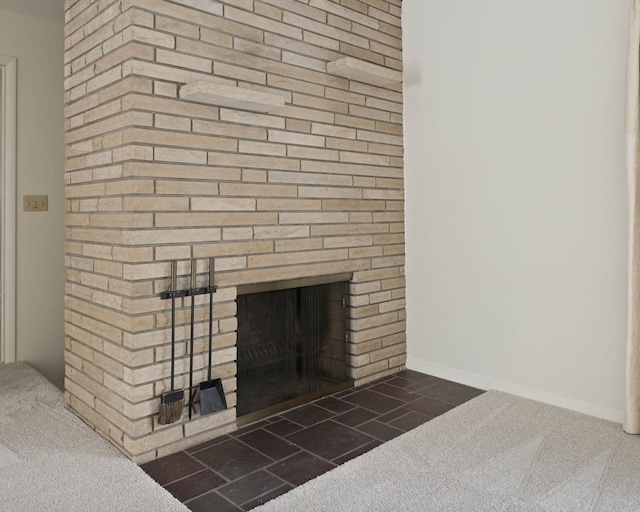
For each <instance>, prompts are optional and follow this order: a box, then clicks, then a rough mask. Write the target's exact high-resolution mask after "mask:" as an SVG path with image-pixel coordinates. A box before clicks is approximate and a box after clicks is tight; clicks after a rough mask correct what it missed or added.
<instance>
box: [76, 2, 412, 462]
mask: <svg viewBox="0 0 640 512" xmlns="http://www.w3.org/2000/svg"><path fill="white" fill-rule="evenodd" d="M65 10H66V24H65V77H66V81H65V91H66V92H65V105H66V107H65V117H66V121H65V123H66V154H67V160H66V200H67V217H66V298H65V300H66V311H65V313H66V340H65V348H66V350H65V363H66V380H65V398H66V402H67V405H68V406H69V407H70V408H71V409H73V410H74V411H75V412H76V413H77V414H79V415H80V416H81V417H83V418H84V419H85V421H87V422H88V423H89V424H91V425H92V426H94V427H95V428H96V430H98V431H99V432H100V433H102V434H103V435H104V436H105V437H107V438H108V439H110V440H111V441H112V442H113V443H114V444H115V445H116V446H118V447H119V448H120V449H121V450H122V451H123V452H124V453H126V454H127V455H128V456H129V457H131V458H132V459H134V460H136V461H139V462H144V461H147V460H150V459H153V458H155V457H157V456H162V455H166V454H168V453H172V452H175V451H177V450H180V449H183V448H185V447H187V446H190V445H193V444H196V443H199V442H202V441H204V440H207V439H210V438H212V437H215V436H216V435H221V434H223V433H226V432H229V431H232V430H234V429H236V408H235V406H236V403H237V402H236V393H235V391H236V375H237V366H236V347H235V343H236V331H237V317H236V299H237V291H238V287H243V286H247V285H252V284H259V283H265V282H274V281H285V280H296V279H312V278H316V277H322V276H330V275H338V274H340V275H344V274H347V275H349V276H350V280H349V283H348V293H347V300H346V305H347V308H346V317H347V338H348V341H345V343H346V354H347V367H348V373H349V376H350V377H351V378H353V379H354V380H355V384H356V385H359V384H362V383H365V382H368V381H370V380H373V379H376V378H379V377H381V376H384V375H387V374H391V373H394V372H397V371H399V370H401V369H402V368H404V364H405V359H406V346H405V341H406V338H405V304H404V297H405V281H404V181H403V139H402V108H403V103H402V84H401V74H400V71H401V69H402V49H401V0H340V1H338V0H66V1H65ZM209 257H214V258H215V270H216V283H215V284H216V285H217V287H218V290H217V293H216V294H215V307H214V316H215V319H214V333H215V335H214V340H213V342H214V361H215V367H214V371H213V373H214V376H215V377H220V378H222V379H223V385H224V390H225V394H226V397H227V403H228V406H229V408H228V409H227V410H225V411H222V412H218V413H215V414H211V415H208V416H203V417H199V416H196V417H194V418H193V420H192V421H188V419H187V418H186V415H184V416H183V418H182V420H181V421H180V422H177V423H174V424H170V425H159V424H158V422H157V413H158V406H159V396H160V395H161V394H162V393H163V392H165V391H167V390H168V389H169V373H170V362H169V359H170V323H171V321H170V309H169V305H168V303H167V301H164V300H162V299H161V298H160V293H161V292H163V291H166V290H167V289H168V287H169V271H170V261H171V260H178V262H179V263H178V274H179V277H178V286H179V288H181V287H182V288H184V287H186V286H187V283H188V279H189V275H188V274H189V269H190V266H189V265H190V262H189V260H190V259H191V258H197V259H199V260H200V262H199V267H198V283H199V284H200V285H202V284H205V282H206V279H207V271H208V269H207V261H206V259H207V258H209ZM177 306H178V310H177V313H176V318H177V324H178V326H177V333H176V339H177V340H178V344H177V357H178V360H177V363H176V370H177V372H178V378H177V380H176V384H177V386H178V387H184V386H185V385H186V382H187V378H188V377H187V373H186V371H187V359H188V353H187V348H188V344H187V342H186V340H187V338H188V336H189V330H188V326H189V314H190V310H189V307H188V306H189V303H188V301H187V300H184V302H183V299H180V300H179V301H178V304H177ZM207 314H208V306H207V304H206V296H198V297H197V298H196V324H195V336H196V339H195V347H194V366H195V370H196V372H195V376H194V381H195V382H201V381H203V380H206V364H207V353H206V351H207V342H208V340H207V336H206V335H207V329H208V322H207Z"/></svg>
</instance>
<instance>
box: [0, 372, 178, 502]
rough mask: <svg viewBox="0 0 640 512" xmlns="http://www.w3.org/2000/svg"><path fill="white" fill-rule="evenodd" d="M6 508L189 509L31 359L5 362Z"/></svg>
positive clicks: (1, 404) (2, 449)
mask: <svg viewBox="0 0 640 512" xmlns="http://www.w3.org/2000/svg"><path fill="white" fill-rule="evenodd" d="M0 510H2V511H7V512H22V511H24V512H27V511H28V512H39V511H60V512H62V511H64V512H71V511H105V512H106V511H109V512H115V511H127V512H132V511H136V512H138V511H140V512H142V511H145V512H146V511H149V512H152V511H153V512H165V511H181V512H183V511H186V510H187V508H186V507H185V506H184V505H182V504H181V503H180V502H178V501H177V500H176V499H175V498H173V496H171V495H170V494H169V493H168V492H167V491H165V490H164V489H163V488H162V487H160V486H159V485H158V484H156V483H155V482H154V481H153V480H152V479H151V478H150V477H149V476H147V475H146V474H145V473H144V472H143V471H142V470H141V469H140V468H139V467H138V466H137V465H136V464H134V463H133V462H131V461H130V460H129V459H127V458H126V457H125V456H124V455H122V454H121V453H120V452H119V451H118V450H116V449H115V448H114V447H113V446H112V445H111V444H110V443H108V442H107V441H106V440H104V439H103V438H102V437H100V436H99V435H98V434H96V433H95V432H94V431H93V430H91V428H89V427H88V426H87V425H85V424H84V423H83V422H82V421H81V420H80V419H79V418H78V417H76V416H75V415H74V414H73V413H71V412H70V411H68V410H67V409H65V408H64V403H63V395H62V392H61V391H60V390H59V389H58V388H56V387H55V386H54V385H53V384H51V383H50V382H48V381H47V380H46V379H45V378H44V377H42V376H41V375H40V374H39V373H37V372H36V371H35V370H33V369H32V368H30V367H29V366H27V365H26V364H24V363H15V364H8V365H2V364H0Z"/></svg>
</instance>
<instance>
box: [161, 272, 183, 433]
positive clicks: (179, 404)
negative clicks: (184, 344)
mask: <svg viewBox="0 0 640 512" xmlns="http://www.w3.org/2000/svg"><path fill="white" fill-rule="evenodd" d="M177 266H178V262H177V261H172V262H171V284H170V286H169V288H170V290H169V294H168V295H169V296H170V297H171V391H169V392H168V393H164V394H163V395H162V396H161V397H160V411H159V414H158V423H160V425H168V424H169V423H175V422H176V421H178V420H179V419H180V418H182V412H183V411H184V391H183V390H182V389H180V390H176V389H175V388H174V375H175V366H176V296H175V292H176V281H177Z"/></svg>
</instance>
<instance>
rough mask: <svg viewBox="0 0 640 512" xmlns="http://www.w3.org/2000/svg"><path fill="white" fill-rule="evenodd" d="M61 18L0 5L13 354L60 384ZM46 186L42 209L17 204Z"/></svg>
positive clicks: (61, 226) (62, 286) (62, 139)
mask: <svg viewBox="0 0 640 512" xmlns="http://www.w3.org/2000/svg"><path fill="white" fill-rule="evenodd" d="M63 44H64V40H63V24H62V23H61V22H55V21H50V20H45V19H42V18H36V17H32V16H27V15H23V14H17V13H14V12H10V11H7V10H3V9H0V54H2V55H7V56H12V57H16V58H17V68H18V191H17V193H18V196H17V197H18V201H17V202H18V213H17V222H18V226H17V261H18V275H17V288H18V289H17V304H16V309H17V357H18V359H19V360H21V361H28V362H29V363H31V365H32V366H34V367H35V368H36V369H37V370H39V371H40V372H41V373H43V374H44V375H45V376H46V377H47V378H49V379H50V380H52V381H53V382H55V383H56V384H58V385H60V386H61V385H62V380H63V374H64V365H63V352H64V316H63V315H64V303H63V299H64V245H63V244H64V117H63V107H64V105H63V101H64V98H63V80H64V78H63V50H64V48H63ZM23 194H48V195H49V211H48V212H39V213H33V212H23V211H22V196H23Z"/></svg>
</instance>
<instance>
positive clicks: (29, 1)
mask: <svg viewBox="0 0 640 512" xmlns="http://www.w3.org/2000/svg"><path fill="white" fill-rule="evenodd" d="M0 9H6V10H7V11H15V12H20V13H22V14H29V15H30V16H38V17H40V18H47V19H49V20H55V21H60V22H64V0H0Z"/></svg>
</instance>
